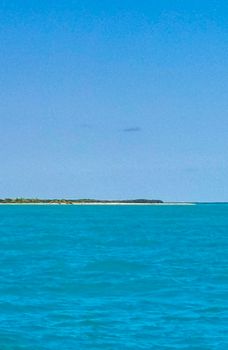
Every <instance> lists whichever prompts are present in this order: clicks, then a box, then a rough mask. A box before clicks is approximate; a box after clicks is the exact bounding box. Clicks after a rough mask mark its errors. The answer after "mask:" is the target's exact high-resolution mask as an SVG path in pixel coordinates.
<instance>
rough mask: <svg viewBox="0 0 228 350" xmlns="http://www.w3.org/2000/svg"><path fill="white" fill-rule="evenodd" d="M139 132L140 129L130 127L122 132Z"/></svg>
mask: <svg viewBox="0 0 228 350" xmlns="http://www.w3.org/2000/svg"><path fill="white" fill-rule="evenodd" d="M141 130H142V129H141V128H140V127H139V126H132V127H129V128H124V129H123V130H122V131H124V132H139V131H141Z"/></svg>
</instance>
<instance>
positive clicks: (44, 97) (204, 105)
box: [0, 0, 228, 201]
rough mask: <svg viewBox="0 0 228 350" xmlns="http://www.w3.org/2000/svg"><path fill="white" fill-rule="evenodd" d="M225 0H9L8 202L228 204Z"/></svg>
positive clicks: (2, 128) (2, 107)
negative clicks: (128, 200) (86, 200)
mask: <svg viewBox="0 0 228 350" xmlns="http://www.w3.org/2000/svg"><path fill="white" fill-rule="evenodd" d="M227 23H228V3H227V1H213V0H211V1H175V0H173V1H134V0H131V1H128V0H126V1H123V0H122V1H119V0H117V1H114V0H113V1H111V0H109V1H105V0H103V1H102V0H101V1H94V0H93V1H92V0H90V1H89V0H80V1H69V0H65V1H31V0H30V1H14V0H12V1H4V0H3V1H1V4H0V43H1V50H0V71H1V72H0V79H1V80H0V84H1V85H0V87H1V89H0V98H1V104H0V139H1V148H0V161H1V168H0V197H20V196H23V197H59V198H62V197H65V198H67V197H68V198H78V197H83V198H85V197H91V198H92V197H95V198H144V197H145V198H160V199H163V200H189V201H191V200H198V201H200V200H201V201H228V186H227V178H228V159H227V149H228V137H227V130H228V119H227V114H228V96H227V94H228V64H227V63H228V62H227V47H228V27H227Z"/></svg>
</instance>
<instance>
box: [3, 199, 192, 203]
mask: <svg viewBox="0 0 228 350" xmlns="http://www.w3.org/2000/svg"><path fill="white" fill-rule="evenodd" d="M0 204H34V205H36V204H37V205H42V204H43V205H45V204H46V205H48V204H50V205H51V204H53V205H57V204H59V205H61V204H63V205H192V204H195V203H190V202H163V201H162V200H160V199H123V200H106V199H105V200H101V199H88V198H85V199H84V198H83V199H39V198H2V199H0Z"/></svg>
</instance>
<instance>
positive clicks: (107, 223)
mask: <svg viewBox="0 0 228 350" xmlns="http://www.w3.org/2000/svg"><path fill="white" fill-rule="evenodd" d="M227 248H228V205H226V204H224V205H221V204H218V205H197V206H172V207H171V206H165V207H155V206H0V267H1V273H0V349H1V350H18V349H33V350H36V349H37V350H41V349H55V350H59V349H61V350H65V349H67V350H68V349H79V350H80V349H82V350H83V349H88V350H90V349H91V350H96V349H99V350H103V349H105V350H106V349H107V350H108V349H109V350H112V349H113V350H114V349H115V350H116V349H118V350H121V349H126V350H137V349H155V350H159V349H164V350H165V349H170V350H171V349H185V350H187V349H194V350H196V349H197V350H199V349H202V350H203V349H205V350H206V349H207V350H213V349H219V350H223V349H224V350H227V349H228V335H227V334H228V332H227V328H228V249H227Z"/></svg>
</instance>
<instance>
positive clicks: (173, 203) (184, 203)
mask: <svg viewBox="0 0 228 350" xmlns="http://www.w3.org/2000/svg"><path fill="white" fill-rule="evenodd" d="M1 205H3V206H6V205H58V206H60V205H70V206H72V205H79V206H82V205H90V206H91V205H102V206H104V205H107V206H110V205H114V206H122V205H124V206H127V205H130V206H134V205H135V206H139V205H140V206H141V205H143V206H145V205H146V206H175V205H178V206H182V205H197V203H188V202H166V203H118V202H112V203H100V202H94V203H0V206H1Z"/></svg>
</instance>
